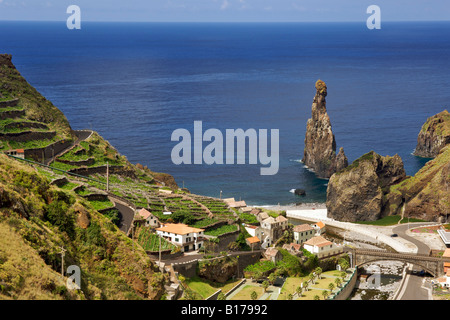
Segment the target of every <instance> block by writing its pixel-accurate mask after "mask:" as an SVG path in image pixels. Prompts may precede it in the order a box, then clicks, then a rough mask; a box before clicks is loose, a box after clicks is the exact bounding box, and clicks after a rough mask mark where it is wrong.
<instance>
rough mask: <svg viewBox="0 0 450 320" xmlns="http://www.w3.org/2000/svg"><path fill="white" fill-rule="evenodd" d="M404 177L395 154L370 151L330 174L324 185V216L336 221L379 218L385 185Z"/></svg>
mask: <svg viewBox="0 0 450 320" xmlns="http://www.w3.org/2000/svg"><path fill="white" fill-rule="evenodd" d="M405 178H406V174H405V170H404V167H403V161H402V159H401V158H400V157H399V156H398V155H395V156H393V157H390V156H386V157H383V156H380V155H379V154H377V153H375V152H373V151H371V152H369V153H366V154H365V155H363V156H362V157H360V158H359V159H357V160H355V161H354V162H353V163H352V164H351V165H350V166H348V167H347V168H345V169H344V170H341V171H338V172H337V173H335V174H334V175H333V176H331V178H330V181H329V182H328V188H327V202H326V206H327V210H328V216H329V217H331V218H333V219H336V220H339V221H349V222H355V221H370V220H377V219H379V218H381V216H382V214H383V213H384V212H385V207H386V205H387V201H386V194H387V193H388V191H389V187H390V186H391V185H393V184H396V183H399V182H400V181H402V180H404V179H405Z"/></svg>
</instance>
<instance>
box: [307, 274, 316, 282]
mask: <svg viewBox="0 0 450 320" xmlns="http://www.w3.org/2000/svg"><path fill="white" fill-rule="evenodd" d="M315 277H316V275H315V274H314V273H310V274H309V280H310V281H311V282H312V283H314V278H315Z"/></svg>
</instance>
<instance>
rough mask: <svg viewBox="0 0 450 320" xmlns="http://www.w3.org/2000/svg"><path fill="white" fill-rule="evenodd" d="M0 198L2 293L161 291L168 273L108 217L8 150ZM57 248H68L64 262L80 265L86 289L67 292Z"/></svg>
mask: <svg viewBox="0 0 450 320" xmlns="http://www.w3.org/2000/svg"><path fill="white" fill-rule="evenodd" d="M0 201H1V209H0V232H1V234H2V239H3V240H2V241H1V242H0V285H2V286H1V287H0V298H6V299H8V298H11V299H28V298H37V297H45V298H49V299H52V298H74V297H76V296H79V297H81V298H82V299H128V298H132V299H138V298H160V297H161V295H162V294H163V292H164V291H163V289H162V287H161V285H162V281H163V276H162V275H161V274H160V273H158V272H156V271H155V270H156V268H155V266H154V265H153V264H152V262H151V261H150V260H149V258H148V257H147V255H146V254H145V252H144V251H143V249H142V248H141V247H140V246H137V245H136V244H133V242H132V240H131V239H129V238H127V237H126V236H125V235H124V234H123V233H122V232H120V231H119V230H118V229H117V228H116V227H115V226H114V225H113V224H112V223H111V222H110V221H109V219H108V218H106V217H104V216H103V215H101V214H99V213H98V212H97V211H96V210H95V209H94V208H93V207H92V206H91V205H90V204H89V202H87V201H86V200H84V199H82V198H81V197H79V196H77V195H76V194H75V193H74V192H72V191H66V190H63V189H59V188H57V187H55V186H51V185H49V182H48V180H47V178H46V177H45V176H43V175H41V174H40V173H39V172H38V171H36V170H35V169H33V168H32V167H29V166H26V165H22V164H21V163H19V162H17V161H14V160H11V159H9V158H7V157H6V156H3V155H0ZM3 236H4V237H3ZM5 239H8V240H7V243H5ZM60 246H64V247H65V249H67V252H66V256H65V265H66V266H68V265H71V264H74V265H78V266H79V267H80V268H81V271H82V275H81V281H82V293H78V294H77V295H75V294H74V293H73V292H67V290H64V289H63V288H64V287H63V286H62V284H61V282H62V280H60V279H58V278H57V277H56V274H57V273H59V272H60V268H61V258H60V257H61V255H60V254H59V252H60ZM12 266H14V267H12ZM61 288H62V289H61Z"/></svg>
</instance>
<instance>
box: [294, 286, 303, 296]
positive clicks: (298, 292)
mask: <svg viewBox="0 0 450 320" xmlns="http://www.w3.org/2000/svg"><path fill="white" fill-rule="evenodd" d="M302 291H303V290H302V287H300V286H298V287H297V289H295V292H296V293H297V295H298V296H299V297H301V296H302Z"/></svg>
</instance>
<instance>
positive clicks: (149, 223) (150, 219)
mask: <svg viewBox="0 0 450 320" xmlns="http://www.w3.org/2000/svg"><path fill="white" fill-rule="evenodd" d="M137 216H138V217H139V218H141V219H144V220H145V226H146V227H154V228H158V227H159V226H160V225H161V224H160V223H159V219H158V218H157V217H155V216H154V215H153V214H152V213H151V212H150V211H148V210H147V209H145V208H142V209H141V210H139V211H138V212H137Z"/></svg>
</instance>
